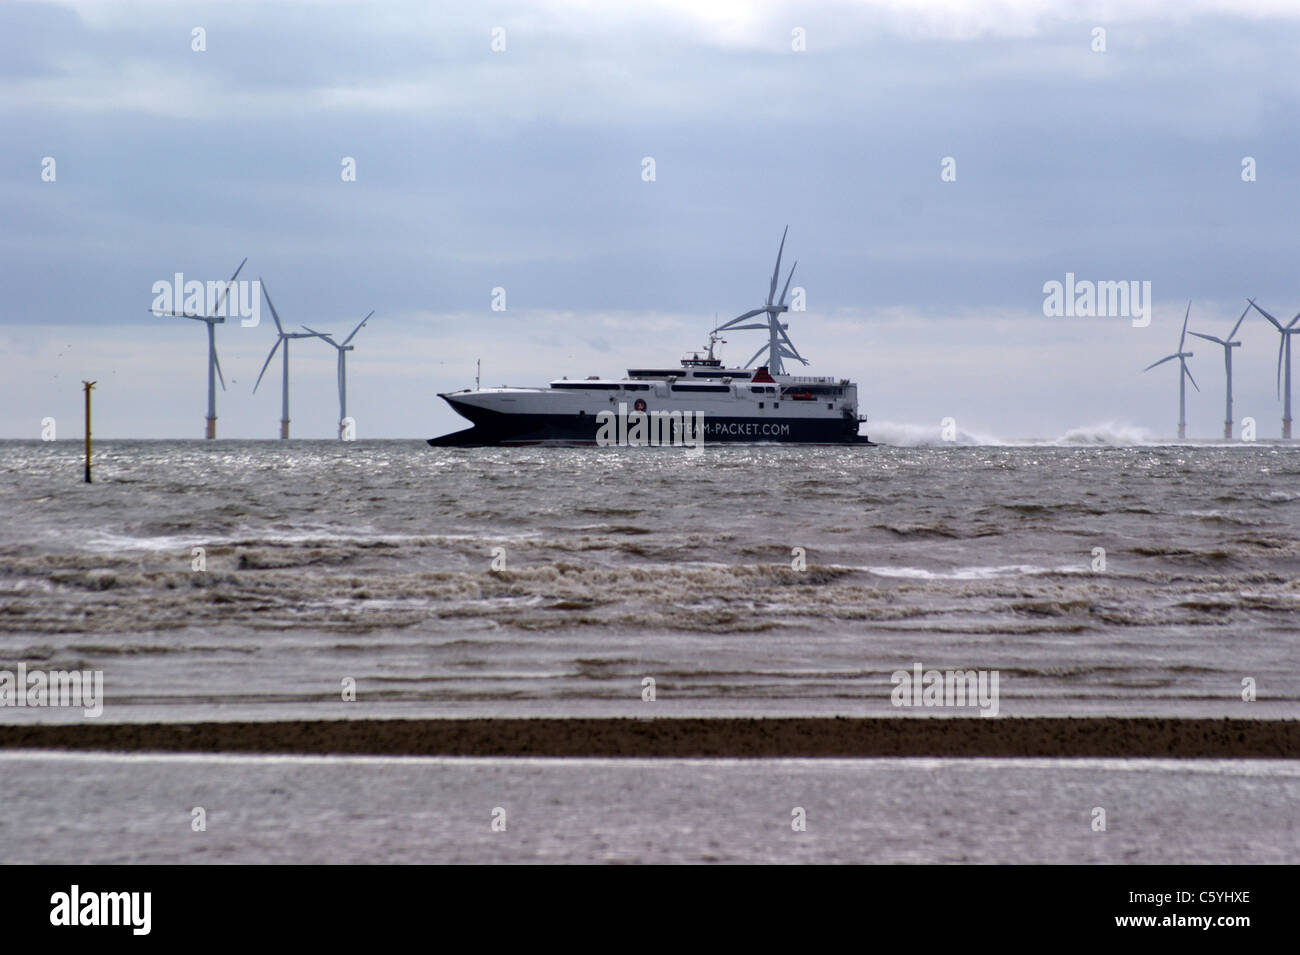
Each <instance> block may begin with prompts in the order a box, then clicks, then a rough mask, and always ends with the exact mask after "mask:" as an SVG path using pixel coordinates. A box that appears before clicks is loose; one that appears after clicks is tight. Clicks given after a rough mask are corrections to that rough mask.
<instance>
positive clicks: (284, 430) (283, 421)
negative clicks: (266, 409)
mask: <svg viewBox="0 0 1300 955" xmlns="http://www.w3.org/2000/svg"><path fill="white" fill-rule="evenodd" d="M258 282H261V283H262V294H263V295H264V296H266V304H267V305H269V306H271V317H272V318H273V319H275V330H276V337H275V344H274V345H272V346H271V352H270V354H268V355H267V356H266V361H265V362H264V363H263V365H262V371H261V373H260V374H259V375H258V376H257V382H256V384H254V385H253V394H257V386H258V385H260V384H261V383H262V375H265V374H266V369H267V367H268V366H269V365H270V364H271V359H272V358H274V357H275V350H276V349H277V348H279V347H280V345H281V343H283V344H284V365H283V370H282V372H281V376H282V386H281V394H280V439H281V440H282V441H283V440H287V439H288V437H289V340H290V339H293V338H314V337H315V336H314V335H312V334H311V333H310V332H286V331H285V330H284V326H283V325H281V324H280V314H279V312H277V311H276V310H275V303H274V302H272V301H271V293H270V292H268V291H267V290H266V283H265V282H262V279H261V277H260V276H259V277H258Z"/></svg>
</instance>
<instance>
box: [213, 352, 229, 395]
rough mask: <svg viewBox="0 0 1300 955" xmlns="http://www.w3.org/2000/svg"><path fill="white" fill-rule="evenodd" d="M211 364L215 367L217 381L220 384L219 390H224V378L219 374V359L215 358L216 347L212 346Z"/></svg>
mask: <svg viewBox="0 0 1300 955" xmlns="http://www.w3.org/2000/svg"><path fill="white" fill-rule="evenodd" d="M212 363H213V364H214V365H216V366H217V380H218V381H220V382H221V390H222V391H225V390H226V376H225V375H223V374H222V373H221V359H220V358H218V357H217V347H216V346H215V345H213V346H212Z"/></svg>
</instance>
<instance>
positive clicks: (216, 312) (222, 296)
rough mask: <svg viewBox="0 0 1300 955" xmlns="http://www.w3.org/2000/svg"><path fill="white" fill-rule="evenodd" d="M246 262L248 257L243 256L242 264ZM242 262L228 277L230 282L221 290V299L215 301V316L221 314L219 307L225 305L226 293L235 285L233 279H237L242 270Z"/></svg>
mask: <svg viewBox="0 0 1300 955" xmlns="http://www.w3.org/2000/svg"><path fill="white" fill-rule="evenodd" d="M247 261H248V256H244V262H247ZM244 262H240V263H239V268H237V269H235V274H234V275H232V276H231V277H230V281H229V282H227V283H226V287H225V288H223V289H222V290H221V298H219V299H217V307H216V310H215V314H217V315H220V314H221V307H222V306H223V305H225V303H226V293H228V292H229V291H230V286H232V285H234V284H235V279H237V278H239V273H240V272H241V271H242V270H243V268H244Z"/></svg>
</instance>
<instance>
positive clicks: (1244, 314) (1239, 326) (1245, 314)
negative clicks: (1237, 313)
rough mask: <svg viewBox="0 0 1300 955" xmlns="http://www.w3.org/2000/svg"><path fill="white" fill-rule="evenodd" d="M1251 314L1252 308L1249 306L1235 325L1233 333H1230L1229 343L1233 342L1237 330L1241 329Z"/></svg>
mask: <svg viewBox="0 0 1300 955" xmlns="http://www.w3.org/2000/svg"><path fill="white" fill-rule="evenodd" d="M1249 314H1250V306H1249V305H1247V306H1246V308H1245V309H1244V310H1243V311H1242V313H1241V318H1239V319H1237V324H1236V325H1233V326H1232V331H1230V332H1228V341H1232V339H1233V336H1234V335H1236V334H1237V329H1239V328H1241V323H1242V322H1244V321H1245V320H1246V316H1247V315H1249Z"/></svg>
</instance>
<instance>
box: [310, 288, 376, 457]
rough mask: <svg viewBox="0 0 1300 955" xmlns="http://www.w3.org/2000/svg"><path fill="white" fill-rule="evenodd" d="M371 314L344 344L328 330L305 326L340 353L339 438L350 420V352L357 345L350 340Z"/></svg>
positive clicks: (368, 316) (372, 311)
mask: <svg viewBox="0 0 1300 955" xmlns="http://www.w3.org/2000/svg"><path fill="white" fill-rule="evenodd" d="M373 314H375V313H374V310H373V309H372V310H371V312H370V315H373ZM370 315H367V316H366V317H365V318H363V319H362V320H361V321H360V322H358V323H357V327H356V328H354V329H352V334H351V335H349V336H348V337H347V338H345V339H343V344H341V345H340V344H339V343H338V342H336V341H335V340H334V339H333V338H332V337H331V336H330V334H329V333H328V332H318V331H314V330H313V329H310V328H307V326H306V325H304V326H303V328H307V331H309V332H311V333H312V334H313V335H315V336H316V337H317V338H320V339H323V340H324V341H327V342H329V343H330V344H331V345H333V346H334V348H335V349H336V350H337V351H338V353H339V438H340V439H342V438H343V432H344V431H345V430H346V425H345V424H344V422H346V421H347V420H348V352H350V351H352V350H353V348H354V347H355V346H353V345H349V344H348V342H350V341H352V339H353V338H354V337H355V336H356V334H357V332H359V331H361V326H362V325H364V324H365V323H366V322H368V321H370Z"/></svg>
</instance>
